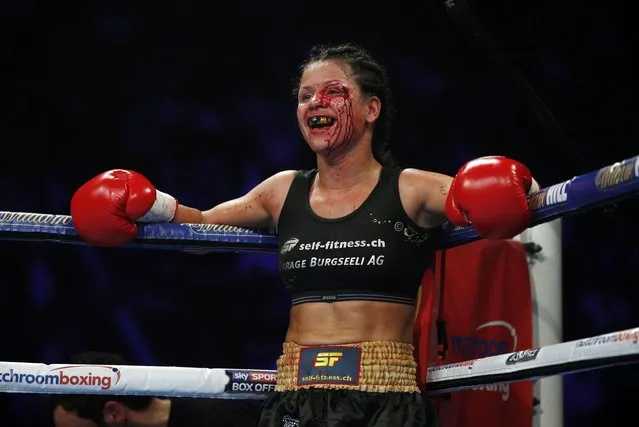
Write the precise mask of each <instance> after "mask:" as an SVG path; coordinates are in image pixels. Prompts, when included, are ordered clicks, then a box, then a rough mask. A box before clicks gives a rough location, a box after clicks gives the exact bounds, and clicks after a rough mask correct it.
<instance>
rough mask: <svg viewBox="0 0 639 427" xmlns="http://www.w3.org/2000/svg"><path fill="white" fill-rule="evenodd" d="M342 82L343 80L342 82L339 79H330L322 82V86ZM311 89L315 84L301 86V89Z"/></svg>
mask: <svg viewBox="0 0 639 427" xmlns="http://www.w3.org/2000/svg"><path fill="white" fill-rule="evenodd" d="M336 83H338V84H342V82H340V81H339V80H329V81H327V82H324V83H322V84H321V85H322V86H329V85H333V84H336ZM309 89H313V86H302V87H301V88H300V90H309Z"/></svg>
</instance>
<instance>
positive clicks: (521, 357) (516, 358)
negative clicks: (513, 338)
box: [506, 348, 539, 365]
mask: <svg viewBox="0 0 639 427" xmlns="http://www.w3.org/2000/svg"><path fill="white" fill-rule="evenodd" d="M538 354H539V349H538V348H536V349H533V350H522V351H517V352H515V353H513V354H511V355H510V356H508V359H506V365H514V364H515V363H523V362H530V361H531V360H535V359H536V358H537V355H538Z"/></svg>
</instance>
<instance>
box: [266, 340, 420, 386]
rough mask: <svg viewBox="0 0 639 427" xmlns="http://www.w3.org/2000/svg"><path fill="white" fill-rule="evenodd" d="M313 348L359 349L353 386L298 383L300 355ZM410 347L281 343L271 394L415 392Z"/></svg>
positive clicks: (414, 366) (383, 343) (373, 343)
mask: <svg viewBox="0 0 639 427" xmlns="http://www.w3.org/2000/svg"><path fill="white" fill-rule="evenodd" d="M314 347H353V348H358V349H361V358H360V360H359V381H358V384H357V385H346V384H315V385H300V384H299V383H298V375H299V365H300V354H301V352H302V350H303V349H307V348H314ZM413 351H414V347H413V346H412V345H411V344H406V343H399V342H393V341H366V342H360V343H353V344H339V345H326V346H300V345H297V344H295V343H291V342H285V343H284V345H283V353H282V355H281V356H280V358H279V359H278V360H277V386H276V387H275V391H293V390H298V389H300V388H311V387H314V388H333V389H351V390H360V391H367V392H408V393H419V388H418V387H417V363H416V362H415V357H414V355H413Z"/></svg>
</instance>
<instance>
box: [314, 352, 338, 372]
mask: <svg viewBox="0 0 639 427" xmlns="http://www.w3.org/2000/svg"><path fill="white" fill-rule="evenodd" d="M343 355H344V353H342V352H330V353H317V356H315V361H314V362H313V366H314V367H316V368H320V367H324V366H329V367H332V366H335V364H336V363H337V362H338V361H339V360H340V359H341V358H342V356H343Z"/></svg>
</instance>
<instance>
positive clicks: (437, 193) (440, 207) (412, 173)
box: [399, 169, 453, 227]
mask: <svg viewBox="0 0 639 427" xmlns="http://www.w3.org/2000/svg"><path fill="white" fill-rule="evenodd" d="M452 182H453V178H452V177H451V176H448V175H444V174H441V173H437V172H430V171H424V170H420V169H404V170H403V171H402V173H401V175H400V176H399V194H400V198H401V199H402V203H403V204H404V206H405V208H409V209H410V208H411V207H412V208H413V209H415V210H416V211H417V212H418V214H417V215H416V218H417V220H418V221H417V223H418V224H420V225H422V226H428V227H431V226H438V225H440V224H442V223H443V222H444V221H445V218H446V217H445V215H444V209H445V204H446V197H447V196H448V192H449V191H450V185H451V183H452Z"/></svg>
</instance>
